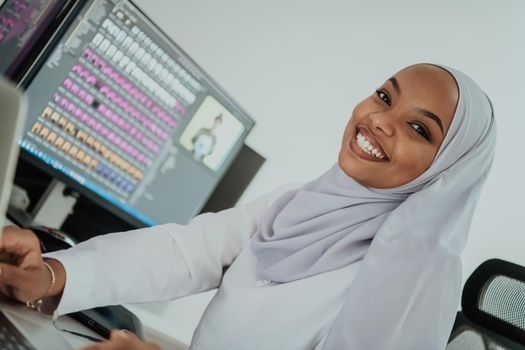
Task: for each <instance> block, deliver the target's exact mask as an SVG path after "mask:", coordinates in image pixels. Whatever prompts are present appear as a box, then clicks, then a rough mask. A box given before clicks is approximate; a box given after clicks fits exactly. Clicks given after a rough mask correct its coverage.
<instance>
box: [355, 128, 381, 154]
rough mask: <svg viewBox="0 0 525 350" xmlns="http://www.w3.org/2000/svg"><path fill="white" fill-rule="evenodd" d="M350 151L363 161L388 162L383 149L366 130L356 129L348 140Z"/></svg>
mask: <svg viewBox="0 0 525 350" xmlns="http://www.w3.org/2000/svg"><path fill="white" fill-rule="evenodd" d="M350 149H351V150H352V151H353V152H354V153H355V154H356V155H357V156H358V157H359V158H362V159H365V160H371V161H376V162H384V161H388V157H387V156H386V155H385V152H384V151H383V148H381V145H379V142H377V140H376V139H375V137H373V136H372V135H371V134H370V133H369V132H368V130H366V129H364V128H361V127H358V128H357V130H356V132H355V133H354V135H353V137H352V139H351V140H350Z"/></svg>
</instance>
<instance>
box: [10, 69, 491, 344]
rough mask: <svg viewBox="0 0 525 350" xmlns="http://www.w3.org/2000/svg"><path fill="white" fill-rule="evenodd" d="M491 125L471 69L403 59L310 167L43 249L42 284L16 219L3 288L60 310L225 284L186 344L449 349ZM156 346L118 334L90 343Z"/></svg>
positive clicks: (38, 264)
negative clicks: (67, 245)
mask: <svg viewBox="0 0 525 350" xmlns="http://www.w3.org/2000/svg"><path fill="white" fill-rule="evenodd" d="M495 133H496V130H495V123H494V120H493V115H492V108H491V105H490V102H489V100H488V98H487V97H486V96H485V94H484V93H483V92H482V91H481V89H480V88H479V87H478V86H477V85H476V84H475V83H474V82H473V81H472V80H471V79H470V78H468V77H467V76H465V75H464V74H462V73H461V72H458V71H456V70H454V69H451V68H444V67H440V66H435V65H430V64H418V65H414V66H410V67H407V68H405V69H403V70H401V71H400V72H398V73H397V74H396V75H394V76H393V77H392V78H390V79H388V80H387V81H386V82H385V83H384V84H383V85H382V86H381V87H380V88H379V89H377V91H376V92H375V93H374V94H372V95H371V96H370V97H368V98H367V99H365V100H364V101H362V102H361V103H359V104H358V105H357V106H356V107H355V109H354V111H353V113H352V117H351V119H350V121H349V122H348V125H347V126H346V129H345V132H344V135H343V141H342V145H341V150H340V153H339V158H338V162H337V163H336V164H335V165H334V166H333V167H332V168H331V169H329V170H328V172H326V173H325V174H323V175H322V176H321V177H319V178H318V179H316V180H314V181H312V182H310V183H308V184H306V185H304V186H303V187H300V188H296V189H291V190H290V189H287V190H278V191H276V192H274V193H272V194H271V195H268V196H266V197H263V198H261V199H258V200H256V201H254V202H252V203H250V204H247V205H244V206H239V207H237V208H234V209H229V210H225V211H223V212H220V213H217V214H203V215H200V216H198V217H196V218H195V219H193V220H192V221H191V222H190V223H189V224H188V225H186V226H181V225H176V224H167V225H162V226H157V227H153V228H149V229H140V230H135V231H132V232H126V233H117V234H113V235H108V236H104V237H100V238H95V239H92V240H89V241H87V242H84V243H82V244H80V245H78V246H77V247H75V248H73V249H70V250H68V251H62V252H57V253H54V254H49V255H47V256H46V260H47V262H48V263H49V265H50V266H51V268H52V269H53V270H54V271H55V272H56V274H57V281H56V283H55V284H54V285H52V288H50V289H51V290H49V291H48V289H49V286H50V282H49V271H47V268H46V267H44V266H43V264H42V259H41V258H40V255H39V250H38V246H37V244H36V243H35V240H34V236H33V235H32V234H31V233H30V232H28V231H21V230H19V229H16V228H9V229H7V230H6V234H5V235H4V236H3V238H2V240H3V243H2V244H3V247H4V248H5V249H6V250H9V251H11V252H12V253H16V254H18V255H21V256H23V258H22V259H21V262H20V264H19V266H18V267H14V266H8V265H5V264H2V265H0V268H1V271H2V274H1V275H0V286H2V289H3V290H4V291H5V292H8V290H6V287H8V286H11V287H14V288H15V290H16V293H14V295H13V297H15V298H17V299H18V300H20V301H27V300H35V299H38V298H42V297H47V300H48V301H49V300H51V299H52V298H50V296H51V297H54V298H55V299H57V302H59V303H58V308H57V311H56V312H57V313H59V314H63V313H68V312H73V311H76V310H79V309H84V308H91V307H94V306H99V305H108V304H120V303H132V302H146V301H154V300H157V301H158V300H169V299H174V298H178V297H182V296H185V295H189V294H192V293H197V292H200V291H204V290H208V289H211V288H215V287H219V290H218V292H217V294H216V296H215V297H214V298H213V300H212V301H211V303H210V305H209V306H208V308H207V309H206V311H205V313H204V315H203V318H202V320H201V322H200V324H199V326H198V328H197V330H196V332H195V334H194V337H193V340H192V345H191V348H192V349H359V350H361V349H367V350H371V349H403V350H406V349H443V348H444V347H445V345H446V341H447V339H448V336H449V333H450V330H451V327H452V323H453V321H454V316H455V312H456V309H457V306H458V302H459V296H460V292H461V259H460V253H461V251H462V249H463V247H464V245H465V242H466V239H467V233H468V229H469V225H470V221H471V218H472V214H473V210H474V207H475V204H476V201H477V199H478V197H479V193H480V189H481V186H482V184H483V182H484V181H485V178H486V176H487V174H488V171H489V168H490V166H491V163H492V159H493V155H494V145H495V137H496V135H495ZM223 267H229V269H228V270H227V272H226V273H225V274H224V275H223ZM66 275H67V283H66V282H65V281H66ZM102 286H104V288H102ZM123 344H124V345H123ZM151 346H153V345H151V344H145V343H141V342H140V341H138V340H137V339H135V338H133V337H132V336H129V335H128V336H123V335H122V334H120V333H114V336H113V339H112V340H111V341H109V342H107V343H104V344H98V345H95V346H93V347H92V348H93V349H95V348H97V349H114V348H115V349H117V348H135V349H147V348H149V347H151Z"/></svg>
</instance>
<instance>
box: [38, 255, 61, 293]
mask: <svg viewBox="0 0 525 350" xmlns="http://www.w3.org/2000/svg"><path fill="white" fill-rule="evenodd" d="M44 261H45V262H46V263H47V264H48V266H49V267H50V268H51V269H52V271H53V273H54V282H53V280H52V278H53V277H52V274H51V273H50V271H48V268H47V267H45V266H44V269H45V271H46V273H47V274H48V275H49V284H48V289H47V290H46V295H44V296H43V298H49V297H56V296H60V295H61V294H62V292H63V291H64V287H65V285H66V269H65V268H64V265H62V263H60V261H58V260H55V259H44Z"/></svg>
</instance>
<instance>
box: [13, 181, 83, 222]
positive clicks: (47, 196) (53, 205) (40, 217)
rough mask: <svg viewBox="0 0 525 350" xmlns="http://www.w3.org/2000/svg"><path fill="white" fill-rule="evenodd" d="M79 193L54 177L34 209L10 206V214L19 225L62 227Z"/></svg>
mask: <svg viewBox="0 0 525 350" xmlns="http://www.w3.org/2000/svg"><path fill="white" fill-rule="evenodd" d="M78 196H79V194H78V193H77V192H75V191H72V190H71V189H70V188H66V186H65V185H64V184H63V183H62V182H60V181H58V180H56V179H52V180H51V182H50V183H49V184H48V185H47V188H46V190H45V192H44V193H43V194H42V196H41V197H40V198H39V199H38V202H37V203H36V205H35V206H34V208H33V210H31V211H30V212H26V211H24V210H21V209H18V208H15V207H12V206H10V207H9V210H8V215H9V217H10V219H11V221H13V222H14V223H16V224H17V225H19V226H25V227H27V226H46V227H51V228H56V229H58V228H60V227H61V226H62V224H63V223H64V221H65V220H66V218H67V216H68V215H69V214H70V213H71V212H72V210H73V206H74V205H75V203H76V202H77V199H78Z"/></svg>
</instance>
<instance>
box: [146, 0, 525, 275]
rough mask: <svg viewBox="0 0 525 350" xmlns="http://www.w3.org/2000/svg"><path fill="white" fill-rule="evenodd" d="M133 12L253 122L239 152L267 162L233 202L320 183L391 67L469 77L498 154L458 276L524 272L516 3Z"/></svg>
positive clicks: (520, 19)
mask: <svg viewBox="0 0 525 350" xmlns="http://www.w3.org/2000/svg"><path fill="white" fill-rule="evenodd" d="M136 3H137V4H138V5H139V6H141V7H142V8H143V10H144V11H145V12H146V13H147V14H148V15H149V16H150V17H151V18H152V19H153V20H154V21H155V22H157V23H158V24H159V25H160V27H162V28H163V30H165V31H166V32H167V33H168V35H170V36H171V37H172V38H173V40H175V42H177V43H178V44H179V45H180V46H181V47H182V48H183V49H184V50H186V52H187V53H188V54H189V55H190V56H192V57H193V58H194V59H195V61H197V63H199V64H200V65H201V66H202V67H203V68H204V69H205V70H206V71H207V72H208V73H209V74H210V75H211V76H212V77H213V78H214V79H215V80H216V81H218V82H219V84H220V85H222V86H223V87H224V88H225V90H226V91H228V92H229V93H230V94H231V95H232V96H234V97H235V98H236V99H237V100H238V101H239V103H240V104H241V105H242V106H243V107H244V108H245V109H246V110H247V111H248V113H250V114H251V116H253V118H254V119H255V120H256V121H257V126H256V128H255V129H254V130H253V132H252V134H251V135H250V136H249V137H248V139H247V143H248V144H249V145H251V146H252V147H253V148H255V149H256V150H257V151H259V152H260V153H261V154H263V155H264V156H265V157H266V158H267V161H266V164H265V165H264V167H263V168H262V170H261V171H260V173H259V174H258V175H257V177H256V179H255V180H254V181H253V183H252V184H251V185H250V187H249V189H248V190H247V192H246V193H245V195H244V196H243V198H242V199H241V201H247V200H250V199H252V198H255V197H257V196H259V195H261V194H263V193H265V192H268V191H270V190H272V189H273V188H275V187H276V186H278V185H279V184H281V183H283V182H289V181H291V182H297V181H300V182H304V181H308V180H310V179H312V178H314V177H316V176H318V175H319V174H321V173H322V172H324V171H325V170H326V169H327V168H328V167H329V166H330V165H331V164H332V163H333V162H335V161H336V157H337V153H338V149H339V143H340V138H341V136H342V132H343V129H344V126H345V125H346V121H347V118H348V117H349V115H350V113H351V111H352V108H353V106H354V105H355V104H356V103H357V102H358V101H360V100H361V99H363V98H364V97H365V96H367V95H368V94H370V93H372V91H373V89H375V88H376V87H377V86H379V85H380V84H382V83H383V81H384V80H385V79H386V78H388V77H390V76H391V75H392V74H393V73H395V72H396V71H397V70H399V69H400V68H402V67H404V66H407V65H409V64H412V63H417V62H434V63H442V64H445V65H449V66H452V67H456V68H458V69H460V70H462V71H464V72H465V73H467V74H469V75H470V76H471V77H472V78H473V79H474V80H476V81H477V82H478V83H479V84H480V85H481V86H482V88H484V89H485V91H486V92H487V94H488V95H489V96H490V97H491V99H492V101H493V103H494V106H495V110H496V118H497V123H498V144H497V147H498V149H497V155H496V161H495V163H494V167H493V170H492V173H491V175H490V177H489V179H488V181H487V183H486V185H485V189H484V192H483V194H482V197H481V200H480V202H479V206H478V209H477V213H476V215H475V217H474V221H473V225H472V230H471V236H470V241H469V243H468V246H467V248H466V250H465V253H464V266H465V269H464V275H465V276H468V275H469V274H470V272H472V270H473V269H474V268H475V267H476V266H477V265H479V264H480V263H481V262H482V261H484V260H486V259H488V258H492V257H500V258H503V259H507V260H510V261H514V262H517V263H519V264H522V265H525V252H524V249H523V247H524V245H525V227H524V225H523V224H522V218H523V216H524V215H525V205H524V204H523V202H521V201H520V200H518V199H522V198H525V185H524V182H523V181H524V179H525V157H524V156H523V154H522V152H523V151H524V150H525V147H523V144H524V142H525V141H524V132H525V117H524V116H523V110H524V103H525V88H524V86H525V81H524V80H525V68H524V63H525V40H524V36H525V2H523V1H522V0H506V1H492V0H490V1H489V0H466V1H452V0H448V1H434V2H428V1H417V0H410V1H409V0H405V1H397V2H393V1H386V0H385V1H373V2H372V1H370V2H364V1H359V2H358V1H336V0H288V1H283V0H268V1H235V0H222V1H214V0H206V1H205V0H197V1H195V0H194V1H160V0H156V1H153V0H136Z"/></svg>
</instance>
